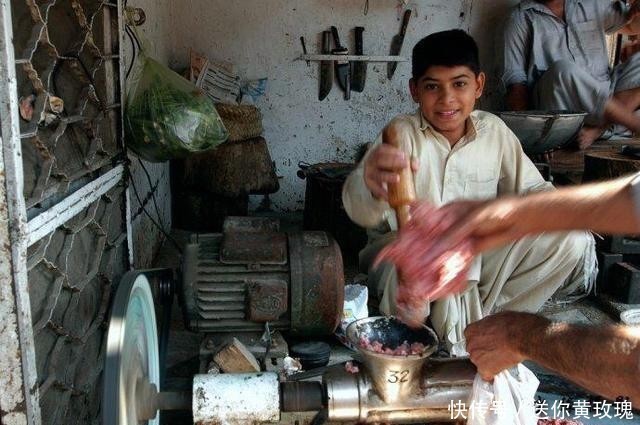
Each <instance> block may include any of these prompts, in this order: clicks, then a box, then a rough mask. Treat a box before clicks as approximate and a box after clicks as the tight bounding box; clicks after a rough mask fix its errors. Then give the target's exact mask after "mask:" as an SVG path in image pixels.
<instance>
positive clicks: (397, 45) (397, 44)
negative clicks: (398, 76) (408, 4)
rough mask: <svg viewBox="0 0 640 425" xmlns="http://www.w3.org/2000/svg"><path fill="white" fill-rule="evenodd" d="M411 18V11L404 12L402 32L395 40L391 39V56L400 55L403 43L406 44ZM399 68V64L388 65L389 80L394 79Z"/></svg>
mask: <svg viewBox="0 0 640 425" xmlns="http://www.w3.org/2000/svg"><path fill="white" fill-rule="evenodd" d="M409 18H411V9H407V10H405V11H404V16H403V17H402V26H401V27H400V32H399V33H398V34H396V35H394V36H393V38H392V39H391V50H390V55H391V56H398V55H400V51H401V50H402V43H403V42H404V35H405V34H406V33H407V26H408V25H409ZM397 66H398V62H389V63H387V78H389V79H392V78H393V73H394V72H396V67H397Z"/></svg>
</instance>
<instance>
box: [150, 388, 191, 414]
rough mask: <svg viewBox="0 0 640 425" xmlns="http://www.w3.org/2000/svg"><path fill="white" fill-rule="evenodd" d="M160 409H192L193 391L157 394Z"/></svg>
mask: <svg viewBox="0 0 640 425" xmlns="http://www.w3.org/2000/svg"><path fill="white" fill-rule="evenodd" d="M157 403H158V410H191V403H192V400H191V393H187V392H161V393H158V395H157Z"/></svg>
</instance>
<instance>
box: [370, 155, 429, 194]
mask: <svg viewBox="0 0 640 425" xmlns="http://www.w3.org/2000/svg"><path fill="white" fill-rule="evenodd" d="M408 165H409V160H408V159H407V155H406V154H405V153H404V152H403V151H402V150H400V149H398V148H396V147H394V146H391V145H388V144H384V143H383V144H380V145H378V146H376V147H375V148H374V150H373V151H372V152H371V155H369V157H368V158H367V161H366V162H365V163H364V182H365V184H366V186H367V189H369V191H371V194H372V195H373V196H374V197H375V198H378V199H383V200H385V201H386V200H387V199H388V193H387V184H388V183H396V182H398V181H399V180H400V174H399V172H400V171H401V170H403V169H404V168H406V167H407V166H408ZM418 167H419V163H418V160H417V159H416V158H412V159H411V170H412V171H413V172H414V173H415V172H416V171H418Z"/></svg>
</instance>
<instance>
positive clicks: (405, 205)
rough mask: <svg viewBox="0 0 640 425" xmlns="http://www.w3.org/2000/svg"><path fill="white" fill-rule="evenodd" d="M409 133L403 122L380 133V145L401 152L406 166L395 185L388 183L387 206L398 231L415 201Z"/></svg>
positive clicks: (396, 123) (408, 126) (391, 124)
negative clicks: (392, 147) (396, 223)
mask: <svg viewBox="0 0 640 425" xmlns="http://www.w3.org/2000/svg"><path fill="white" fill-rule="evenodd" d="M408 131H411V128H410V124H409V123H407V122H404V121H394V122H391V123H389V125H387V126H386V127H385V129H384V130H383V131H382V143H387V144H389V145H392V146H395V147H396V148H398V149H400V150H401V151H403V152H404V153H405V155H406V157H407V160H408V164H407V166H406V167H405V168H404V169H403V170H401V171H400V172H399V173H398V174H399V175H400V180H399V181H398V182H397V183H388V185H387V190H388V195H389V205H390V206H391V208H393V209H394V210H395V212H396V219H397V221H398V229H401V228H402V227H403V226H404V225H405V224H407V222H408V221H409V219H410V218H411V211H410V206H411V204H412V203H413V202H414V201H415V200H416V190H415V186H414V183H413V172H412V171H411V139H410V138H409V137H408Z"/></svg>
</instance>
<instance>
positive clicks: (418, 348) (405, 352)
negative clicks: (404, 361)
mask: <svg viewBox="0 0 640 425" xmlns="http://www.w3.org/2000/svg"><path fill="white" fill-rule="evenodd" d="M358 345H360V348H364V349H365V350H369V351H373V352H375V353H380V354H389V355H390V356H410V355H415V354H422V353H424V344H422V343H420V342H414V343H412V344H409V341H405V342H403V343H402V344H400V345H398V346H397V347H396V348H389V347H386V348H385V347H384V346H383V345H382V343H381V342H380V341H373V342H372V341H369V339H368V338H366V337H364V336H363V337H361V338H360V341H359V342H358Z"/></svg>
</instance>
